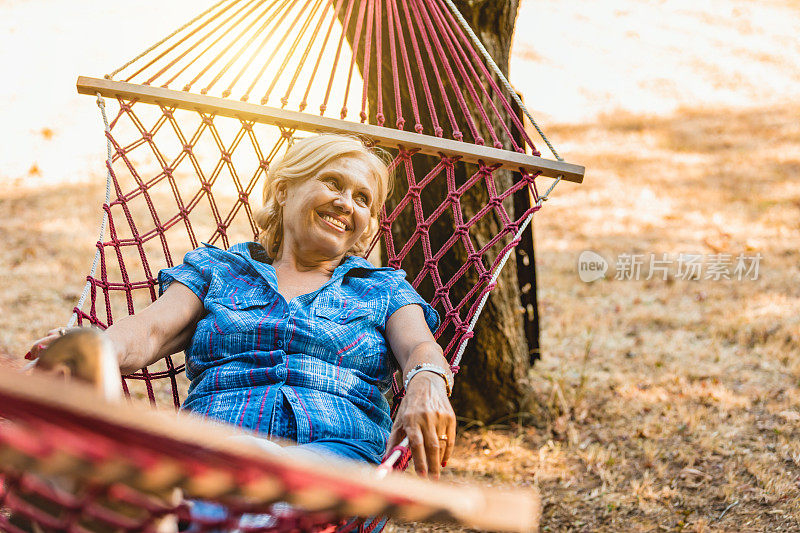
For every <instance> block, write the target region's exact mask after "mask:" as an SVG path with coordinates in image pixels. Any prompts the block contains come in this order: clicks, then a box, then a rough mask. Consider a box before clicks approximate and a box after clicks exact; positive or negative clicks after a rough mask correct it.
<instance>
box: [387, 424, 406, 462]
mask: <svg viewBox="0 0 800 533" xmlns="http://www.w3.org/2000/svg"><path fill="white" fill-rule="evenodd" d="M403 437H405V432H404V431H403V428H401V427H400V426H398V425H397V424H394V425H393V426H392V431H391V432H390V433H389V439H388V440H387V441H386V451H385V452H384V454H383V455H384V457H386V456H388V455H389V453H390V452H391V451H392V448H394V447H395V446H397V445H398V444H400V442H401V441H402V440H403Z"/></svg>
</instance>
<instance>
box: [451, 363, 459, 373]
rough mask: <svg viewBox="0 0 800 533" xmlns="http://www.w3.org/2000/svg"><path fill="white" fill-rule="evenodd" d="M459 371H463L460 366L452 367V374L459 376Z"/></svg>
mask: <svg viewBox="0 0 800 533" xmlns="http://www.w3.org/2000/svg"><path fill="white" fill-rule="evenodd" d="M459 370H461V367H460V366H458V365H450V372H452V373H453V374H454V375H455V374H458V371H459Z"/></svg>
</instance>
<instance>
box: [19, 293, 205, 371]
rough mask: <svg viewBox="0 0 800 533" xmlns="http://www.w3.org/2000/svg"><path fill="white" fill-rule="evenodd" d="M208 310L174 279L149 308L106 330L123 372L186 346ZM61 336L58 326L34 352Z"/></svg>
mask: <svg viewBox="0 0 800 533" xmlns="http://www.w3.org/2000/svg"><path fill="white" fill-rule="evenodd" d="M205 314H206V310H205V307H204V306H203V302H202V301H200V299H199V298H198V297H197V296H196V295H195V294H194V293H193V292H192V291H191V290H190V289H189V288H188V287H186V285H183V284H182V283H180V282H174V283H172V284H171V285H170V286H169V288H168V289H167V290H166V291H165V292H164V294H162V295H161V297H159V298H158V300H156V301H155V302H153V303H152V304H150V305H149V306H147V307H146V308H145V309H143V310H142V311H140V312H139V313H137V314H135V315H131V316H126V317H125V318H122V319H120V320H118V321H117V322H115V323H114V324H113V325H111V326H109V328H108V329H106V334H107V335H108V337H109V339H110V340H111V342H112V343H113V345H114V349H115V351H116V353H117V360H118V361H119V370H120V373H121V374H123V375H127V374H131V373H133V372H136V371H137V370H139V369H140V368H143V367H145V366H148V365H151V364H153V363H155V362H156V361H158V360H159V359H162V358H163V357H166V356H168V355H171V354H174V353H176V352H179V351H181V350H184V349H185V348H186V347H187V346H188V345H189V341H190V340H191V339H192V335H193V334H194V330H195V328H196V327H197V323H198V322H199V321H200V320H201V319H202V318H203V316H205ZM57 338H58V333H57V330H53V331H51V332H50V333H49V334H48V336H47V337H44V338H43V339H39V340H38V341H36V343H35V344H34V347H33V348H32V349H31V352H30V354H31V356H32V357H33V358H35V357H38V355H39V351H41V350H42V349H44V348H46V347H47V346H48V345H49V344H50V343H51V342H52V341H53V340H55V339H57Z"/></svg>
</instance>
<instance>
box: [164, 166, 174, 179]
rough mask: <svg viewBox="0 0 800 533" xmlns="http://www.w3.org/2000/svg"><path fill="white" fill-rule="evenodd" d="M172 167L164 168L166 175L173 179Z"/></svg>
mask: <svg viewBox="0 0 800 533" xmlns="http://www.w3.org/2000/svg"><path fill="white" fill-rule="evenodd" d="M172 171H173V169H172V167H164V175H165V176H167V177H172Z"/></svg>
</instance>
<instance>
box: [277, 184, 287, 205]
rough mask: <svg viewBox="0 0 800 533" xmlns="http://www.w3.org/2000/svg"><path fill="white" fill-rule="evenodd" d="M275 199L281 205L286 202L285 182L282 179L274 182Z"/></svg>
mask: <svg viewBox="0 0 800 533" xmlns="http://www.w3.org/2000/svg"><path fill="white" fill-rule="evenodd" d="M275 201H276V202H278V205H279V206H281V207H283V206H284V204H285V203H286V182H285V181H282V182H280V183H276V184H275Z"/></svg>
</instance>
